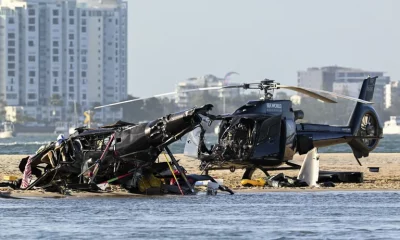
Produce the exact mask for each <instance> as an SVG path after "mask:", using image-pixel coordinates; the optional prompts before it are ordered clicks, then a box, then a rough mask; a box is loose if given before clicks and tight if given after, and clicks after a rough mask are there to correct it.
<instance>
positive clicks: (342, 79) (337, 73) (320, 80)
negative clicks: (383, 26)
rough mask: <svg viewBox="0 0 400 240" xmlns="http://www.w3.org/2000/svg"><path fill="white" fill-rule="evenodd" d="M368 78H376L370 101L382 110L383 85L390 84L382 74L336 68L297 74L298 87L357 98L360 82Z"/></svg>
mask: <svg viewBox="0 0 400 240" xmlns="http://www.w3.org/2000/svg"><path fill="white" fill-rule="evenodd" d="M368 76H370V77H375V76H378V79H377V81H376V84H375V91H374V98H373V100H372V101H373V102H374V103H375V104H374V106H375V107H376V108H378V109H383V108H384V107H385V85H386V84H388V83H389V82H390V77H388V76H385V74H384V72H377V71H365V70H361V69H354V68H345V67H337V66H333V67H322V68H309V69H307V71H299V72H298V86H300V87H308V88H315V89H323V90H327V91H333V92H336V93H340V94H344V95H348V96H351V97H358V96H359V94H360V90H361V85H362V82H363V80H364V79H366V78H368Z"/></svg>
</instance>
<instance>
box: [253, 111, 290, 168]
mask: <svg viewBox="0 0 400 240" xmlns="http://www.w3.org/2000/svg"><path fill="white" fill-rule="evenodd" d="M259 126H260V127H259V131H258V132H259V134H258V136H257V139H256V146H255V148H254V152H253V158H261V159H265V158H267V159H274V160H278V159H280V158H281V143H282V141H281V138H282V137H283V136H282V134H281V130H282V121H281V115H278V116H273V117H270V118H268V119H265V120H264V121H262V122H261V124H260V125H259Z"/></svg>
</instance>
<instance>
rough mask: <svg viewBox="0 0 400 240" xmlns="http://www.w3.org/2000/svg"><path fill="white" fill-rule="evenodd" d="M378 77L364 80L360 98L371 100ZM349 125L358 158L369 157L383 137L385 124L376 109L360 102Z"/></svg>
mask: <svg viewBox="0 0 400 240" xmlns="http://www.w3.org/2000/svg"><path fill="white" fill-rule="evenodd" d="M376 79H377V77H372V78H371V77H368V78H367V79H365V80H364V82H363V84H362V87H361V90H360V95H359V99H362V100H365V101H371V100H372V98H373V96H374V89H375V83H376ZM348 126H349V127H350V128H351V133H352V135H353V136H354V138H353V139H352V140H351V141H349V142H348V144H349V145H350V147H351V149H352V151H353V153H354V156H355V157H356V158H361V157H367V156H368V155H369V152H371V151H372V150H374V149H375V147H376V146H377V145H378V142H379V139H380V138H382V133H383V126H382V122H381V121H380V118H379V116H378V114H377V113H376V111H375V109H374V108H373V107H372V106H371V105H368V104H364V103H361V102H358V103H357V104H356V107H355V108H354V111H353V114H352V115H351V117H350V120H349V124H348Z"/></svg>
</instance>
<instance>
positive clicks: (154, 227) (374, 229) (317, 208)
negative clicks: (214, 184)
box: [0, 192, 400, 239]
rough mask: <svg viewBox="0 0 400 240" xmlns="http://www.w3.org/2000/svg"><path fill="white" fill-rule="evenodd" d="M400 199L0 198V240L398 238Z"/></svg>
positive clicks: (384, 195)
mask: <svg viewBox="0 0 400 240" xmlns="http://www.w3.org/2000/svg"><path fill="white" fill-rule="evenodd" d="M399 197H400V192H297V193H296V192H271V193H237V194H235V195H227V194H224V193H218V195H217V196H206V195H197V196H185V197H181V196H163V197H138V198H113V199H110V198H101V199H99V198H97V199H94V198H93V199H76V198H75V199H29V200H25V199H24V200H1V199H0V226H1V231H0V239H127V238H136V239H233V238H237V239H326V238H329V239H348V238H352V239H398V236H400V203H399V201H398V200H399Z"/></svg>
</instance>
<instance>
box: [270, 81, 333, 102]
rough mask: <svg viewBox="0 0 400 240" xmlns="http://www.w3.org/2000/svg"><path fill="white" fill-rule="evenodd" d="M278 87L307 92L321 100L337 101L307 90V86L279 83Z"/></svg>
mask: <svg viewBox="0 0 400 240" xmlns="http://www.w3.org/2000/svg"><path fill="white" fill-rule="evenodd" d="M277 87H278V88H285V89H289V90H293V91H296V92H300V93H303V94H306V95H308V96H310V97H313V98H316V99H319V100H321V101H323V102H327V103H337V102H336V101H334V100H332V99H330V98H327V97H324V96H322V95H319V94H318V93H315V92H311V91H309V90H307V89H305V88H301V87H294V86H285V85H277Z"/></svg>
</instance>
